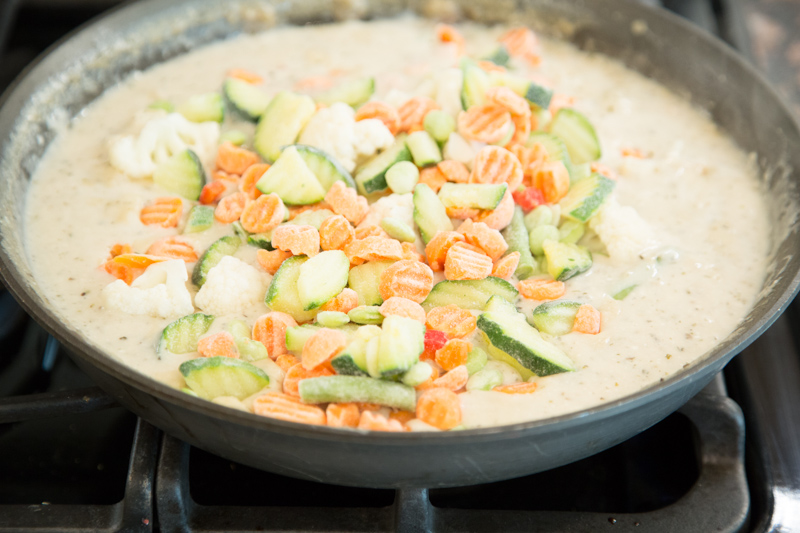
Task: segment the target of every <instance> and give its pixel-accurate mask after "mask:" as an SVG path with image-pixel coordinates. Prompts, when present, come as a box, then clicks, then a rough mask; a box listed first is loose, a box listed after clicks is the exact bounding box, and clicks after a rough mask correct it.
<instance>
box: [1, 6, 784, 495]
mask: <svg viewBox="0 0 800 533" xmlns="http://www.w3.org/2000/svg"><path fill="white" fill-rule="evenodd" d="M437 4H439V5H448V3H447V2H445V3H443V2H437ZM457 4H460V11H461V13H462V15H463V16H466V17H468V18H471V19H474V20H478V21H481V22H486V23H502V22H511V23H514V24H528V25H530V26H532V27H533V28H534V29H536V30H537V31H539V32H541V33H545V34H547V33H549V34H558V35H559V36H561V37H563V38H565V39H568V40H570V41H573V42H575V43H576V44H578V45H579V46H580V47H582V48H585V49H591V50H596V51H599V52H602V53H605V54H608V55H610V56H613V57H616V58H619V59H621V60H622V61H624V62H625V63H626V64H628V65H629V66H630V67H631V68H633V69H635V70H638V71H640V72H643V73H644V74H646V75H648V76H651V77H653V78H655V79H656V80H658V81H660V82H661V83H663V84H665V85H666V86H668V87H670V88H672V89H673V90H675V91H677V92H679V93H681V94H685V95H686V96H687V97H688V98H691V100H692V101H693V102H694V103H695V104H696V105H698V106H700V107H702V108H705V109H706V110H708V112H709V113H710V115H711V116H712V117H713V118H714V120H715V121H716V122H717V123H718V124H719V125H720V126H721V127H722V128H723V129H725V130H727V131H728V132H729V133H730V135H732V136H733V138H734V139H735V140H736V141H737V142H738V143H739V144H740V145H741V146H742V148H744V149H745V150H747V151H752V152H755V153H757V154H758V164H759V166H760V169H761V171H762V175H763V181H764V190H765V192H766V194H767V195H768V196H769V202H770V207H771V210H770V211H771V213H772V221H771V222H772V241H773V245H772V261H771V264H772V267H771V268H770V271H769V272H768V275H767V279H766V281H765V283H764V290H763V291H762V293H761V295H760V297H759V299H758V302H757V304H756V306H755V308H754V309H753V310H752V312H750V314H749V315H748V316H747V317H746V319H745V320H744V322H743V323H742V324H741V325H740V326H739V327H738V328H737V329H736V331H734V332H733V333H732V334H731V335H730V336H729V337H728V338H726V339H724V341H722V342H721V343H720V344H719V345H718V346H717V347H716V348H715V349H714V350H712V351H711V352H710V353H708V354H707V355H706V356H705V357H704V358H702V359H701V360H700V361H698V362H697V363H696V364H694V365H692V366H690V367H688V368H686V369H685V370H684V371H682V372H681V373H679V374H678V375H675V376H673V377H671V378H669V379H667V380H665V381H663V382H661V383H659V384H657V385H656V386H652V387H650V388H647V389H645V390H642V391H640V392H638V393H636V394H634V395H631V396H628V397H626V398H623V399H621V400H618V401H615V402H613V403H608V404H604V405H601V406H598V407H595V408H592V409H589V410H585V411H582V412H578V413H574V414H570V415H566V416H560V417H558V418H552V419H549V420H542V421H537V422H530V423H524V424H516V425H513V426H504V427H496V428H488V429H480V430H467V431H460V432H454V433H441V434H413V433H404V434H370V435H367V434H363V433H359V432H355V431H340V430H335V429H329V428H325V427H312V426H305V425H298V424H294V423H288V422H281V421H277V420H272V419H268V418H261V417H258V416H255V415H251V414H248V413H244V412H239V411H234V410H231V409H228V408H225V407H221V406H218V405H215V404H212V403H210V402H205V401H202V400H199V399H195V398H192V397H189V396H188V395H186V394H184V393H181V392H180V391H177V390H173V389H170V388H168V387H166V386H165V385H162V384H160V383H157V382H156V381H153V380H152V379H149V378H148V377H146V376H144V375H142V374H139V373H137V372H135V371H133V370H131V369H129V368H126V367H125V366H123V365H122V364H120V363H119V362H117V361H116V360H115V359H113V358H112V357H109V356H108V355H107V354H105V353H103V352H102V351H101V350H99V349H97V348H96V347H95V346H93V345H92V344H91V343H90V342H88V341H87V340H86V339H85V338H84V337H83V336H82V335H81V333H80V332H79V331H76V330H74V329H72V328H71V327H70V326H69V325H68V324H66V323H64V322H63V321H62V320H61V319H60V318H59V317H58V316H57V315H56V314H55V313H54V312H53V311H52V310H51V309H50V306H49V305H48V301H47V299H46V298H45V297H44V296H42V294H41V292H40V289H39V286H38V284H37V282H36V280H35V279H34V278H33V276H32V274H31V268H30V264H29V261H28V258H27V256H26V254H25V243H24V234H23V227H22V215H21V213H22V209H23V204H24V199H25V191H26V188H27V185H28V181H29V179H30V176H31V173H32V172H33V170H34V168H35V167H36V164H37V162H38V160H39V158H40V157H41V155H42V152H43V151H44V150H45V148H46V147H47V145H48V143H49V142H50V141H51V139H52V138H53V135H54V131H53V129H52V127H51V123H52V120H51V119H52V116H53V110H54V109H56V108H58V109H60V110H63V111H64V112H66V114H67V115H68V116H69V117H74V116H76V115H78V114H79V113H80V111H81V109H83V108H84V107H85V106H87V105H88V104H90V103H91V102H92V100H94V99H95V98H96V97H97V96H98V95H100V94H101V93H102V92H103V90H104V89H106V88H107V87H110V86H111V85H113V84H115V83H117V82H118V81H120V80H121V79H124V78H125V77H126V76H128V75H129V74H131V73H132V72H134V71H136V70H139V69H144V68H146V67H148V66H150V65H152V64H154V63H157V62H160V61H164V60H166V59H169V58H171V57H174V56H176V55H180V54H183V53H185V52H187V50H189V49H191V48H194V47H196V46H200V45H202V44H204V43H208V42H211V41H214V40H218V39H224V38H227V37H230V36H232V35H235V34H237V33H241V32H253V31H259V30H264V29H268V28H269V27H270V26H273V25H275V24H286V23H288V24H303V23H309V22H322V21H332V20H335V19H336V18H337V17H342V16H353V15H355V16H363V17H373V18H374V17H383V16H390V15H393V14H397V13H399V12H402V11H405V10H407V9H414V10H417V11H419V12H420V13H422V14H430V12H429V10H428V9H427V7H426V5H425V2H423V1H420V0H412V1H409V2H408V5H407V4H406V3H405V1H404V0H389V1H384V2H373V3H369V4H368V5H367V6H366V7H364V6H363V5H362V3H359V2H354V3H353V4H352V6H360V7H359V8H353V9H352V11H351V12H348V10H349V8H348V6H349V5H351V4H349V3H348V2H328V1H323V0H316V1H292V0H284V1H280V2H278V1H274V2H260V3H257V2H251V1H246V0H238V1H226V2H217V1H214V0H196V1H190V0H171V1H163V0H158V1H156V0H149V1H143V2H140V3H134V4H131V5H128V6H126V7H124V8H122V9H118V10H116V11H114V12H112V13H110V14H108V15H106V16H104V17H102V18H101V19H100V20H98V21H96V22H94V23H93V24H91V25H89V26H87V27H86V28H84V29H83V30H81V31H79V32H78V33H76V34H75V35H73V36H72V37H71V38H69V39H67V40H66V41H64V42H62V43H61V44H60V45H58V46H57V47H55V48H54V49H52V50H51V51H50V52H49V53H48V54H47V55H46V56H44V57H43V58H42V59H40V60H39V61H38V63H37V64H36V65H35V66H34V67H33V68H31V69H30V70H29V71H28V72H26V73H25V74H24V75H23V76H22V78H21V79H20V80H19V81H18V82H17V83H16V85H15V86H14V87H13V88H12V89H11V90H10V91H9V92H8V93H6V94H5V96H4V101H3V106H2V109H0V146H2V156H1V157H2V159H0V190H2V198H0V238H2V248H1V249H0V262H1V264H0V267H1V269H2V279H3V282H4V283H5V284H6V286H7V287H8V288H9V289H10V290H11V291H13V293H14V295H15V296H16V298H17V299H18V300H19V301H20V302H21V303H22V304H23V306H24V307H25V308H26V309H27V310H28V311H29V312H30V313H31V314H32V315H33V316H34V318H35V319H36V320H38V321H39V322H40V323H41V324H43V325H44V326H45V328H46V329H47V330H49V331H50V332H52V333H53V334H54V335H55V336H56V337H57V338H58V339H59V340H60V341H62V342H63V343H64V344H65V345H66V346H67V347H68V348H69V349H70V351H71V352H72V354H73V357H74V359H75V361H76V362H77V363H78V365H79V366H80V367H81V368H82V369H83V370H84V371H85V372H86V373H87V374H89V375H90V376H91V377H92V378H93V379H94V380H95V381H96V382H97V384H98V385H100V386H101V387H103V388H104V389H105V390H107V391H108V392H109V393H111V394H112V395H114V396H115V397H116V398H117V399H118V400H119V401H120V402H121V403H122V404H123V405H125V406H126V407H128V408H129V409H130V410H131V411H133V412H135V413H136V414H137V415H139V416H141V417H142V418H144V419H145V420H147V421H149V422H151V423H153V424H155V425H156V426H158V427H159V428H161V429H163V430H164V431H166V432H167V433H170V434H172V435H174V436H176V437H178V438H180V439H182V440H184V441H186V442H188V443H190V444H192V445H194V446H197V447H199V448H202V449H205V450H208V451H210V452H212V453H215V454H218V455H221V456H224V457H227V458H229V459H231V460H235V461H239V462H242V463H245V464H249V465H253V466H255V467H258V468H262V469H264V470H269V471H272V472H277V473H280V474H285V475H289V476H295V477H300V478H305V479H311V480H316V481H322V482H327V483H337V484H342V485H356V486H365V487H413V486H424V487H444V486H453V485H467V484H474V483H484V482H489V481H495V480H500V479H504V478H510V477H516V476H521V475H525V474H529V473H533V472H538V471H541V470H545V469H549V468H553V467H556V466H559V465H562V464H565V463H569V462H571V461H575V460H578V459H580V458H583V457H586V456H588V455H591V454H594V453H597V452H599V451H601V450H603V449H605V448H608V447H610V446H613V445H615V444H617V443H619V442H621V441H623V440H625V439H628V438H629V437H631V436H633V435H635V434H636V433H638V432H640V431H642V430H644V429H645V428H647V427H649V426H651V425H652V424H654V423H656V422H658V421H659V420H661V419H662V418H664V417H665V416H667V415H668V414H669V413H671V412H672V411H674V410H676V409H677V408H678V407H680V406H681V405H682V404H683V403H685V402H686V401H687V400H688V399H689V398H691V397H692V396H693V395H694V394H695V393H697V392H698V391H699V390H700V389H701V388H702V387H703V386H704V385H706V384H707V383H708V382H709V381H710V380H711V379H712V377H713V376H714V375H715V374H716V373H717V372H719V371H720V370H721V369H722V368H723V366H725V364H726V363H727V362H728V361H730V359H731V358H732V357H733V356H734V355H735V354H737V353H738V352H740V351H741V350H742V349H743V348H744V347H745V346H747V345H748V344H749V343H750V342H752V341H753V340H754V339H755V338H756V337H757V336H758V335H759V334H761V333H762V332H763V331H764V330H765V329H766V328H767V327H768V326H769V325H770V324H771V323H772V322H773V321H774V320H775V318H776V317H777V316H778V315H779V314H780V313H781V312H782V311H783V310H784V309H785V308H786V306H787V305H788V304H789V302H790V301H791V299H792V297H793V296H794V294H795V292H796V291H797V287H798V269H799V268H800V236H798V233H797V230H798V221H797V220H796V218H797V217H796V214H797V206H798V205H800V187H799V185H800V132H798V125H797V123H796V122H794V121H793V119H792V117H791V115H790V114H789V112H788V111H787V109H786V108H785V107H784V106H783V105H782V104H781V102H780V101H779V99H778V98H777V97H776V95H775V93H774V91H773V90H772V89H771V88H770V87H768V86H767V84H766V83H765V82H764V80H763V79H762V78H761V77H760V76H759V75H758V74H757V73H756V72H755V71H754V70H753V68H751V67H750V66H749V65H748V64H746V63H745V62H744V61H743V60H742V59H741V58H740V57H738V56H736V55H735V54H734V53H733V52H732V51H731V50H729V49H728V48H726V47H725V46H724V45H723V44H721V43H720V42H718V41H716V40H714V39H712V38H710V37H708V36H706V35H704V34H702V33H701V32H699V31H698V30H696V29H694V28H693V27H691V26H690V25H688V24H686V23H685V22H682V21H681V20H678V19H677V18H676V17H674V16H671V15H669V14H668V13H666V12H662V11H658V10H655V9H652V8H649V7H646V6H643V5H641V4H639V3H636V2H633V1H624V0H584V1H573V2H566V1H563V0H562V1H555V0H531V1H523V0H518V1H516V2H512V1H501V2H498V1H496V0H477V1H466V0H464V1H463V2H451V3H449V5H457ZM332 5H335V6H337V8H338V9H339V11H338V12H334V11H333V7H331V6H332ZM359 10H360V12H356V11H359ZM265 53H269V51H265Z"/></svg>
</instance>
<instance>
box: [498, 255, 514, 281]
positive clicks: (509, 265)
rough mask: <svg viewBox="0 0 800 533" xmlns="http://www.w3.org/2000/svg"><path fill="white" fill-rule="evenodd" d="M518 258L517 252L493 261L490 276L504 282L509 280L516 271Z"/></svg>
mask: <svg viewBox="0 0 800 533" xmlns="http://www.w3.org/2000/svg"><path fill="white" fill-rule="evenodd" d="M519 257H520V253H519V252H511V253H510V254H508V255H507V256H505V257H503V258H502V259H499V260H497V261H495V263H494V266H493V267H492V276H494V277H496V278H501V279H505V280H507V279H509V278H510V277H511V276H512V275H513V274H514V272H516V270H517V266H518V265H519Z"/></svg>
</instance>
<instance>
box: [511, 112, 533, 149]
mask: <svg viewBox="0 0 800 533" xmlns="http://www.w3.org/2000/svg"><path fill="white" fill-rule="evenodd" d="M511 122H513V123H514V133H512V134H511V140H510V141H508V142H507V143H506V148H508V147H509V146H514V145H516V144H520V143H524V142H526V141H527V140H528V137H529V136H530V134H531V115H530V114H528V115H511Z"/></svg>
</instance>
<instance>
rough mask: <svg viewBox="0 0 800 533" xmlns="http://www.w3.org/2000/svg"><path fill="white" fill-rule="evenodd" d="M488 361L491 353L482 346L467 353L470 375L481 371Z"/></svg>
mask: <svg viewBox="0 0 800 533" xmlns="http://www.w3.org/2000/svg"><path fill="white" fill-rule="evenodd" d="M487 361H489V355H488V354H487V353H486V352H485V351H484V350H482V349H481V348H478V347H477V346H476V347H474V348H473V349H472V350H470V352H469V353H468V354H467V372H468V373H469V375H470V376H471V375H472V374H474V373H475V372H479V371H480V370H481V369H483V367H485V366H486V362H487Z"/></svg>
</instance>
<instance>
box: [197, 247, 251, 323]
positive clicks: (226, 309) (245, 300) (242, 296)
mask: <svg viewBox="0 0 800 533" xmlns="http://www.w3.org/2000/svg"><path fill="white" fill-rule="evenodd" d="M266 288H267V287H266V279H265V277H264V275H263V274H262V273H261V272H259V271H258V270H256V269H255V268H254V267H252V266H250V265H248V264H247V263H245V262H244V261H241V260H240V259H237V258H235V257H233V256H230V255H226V256H225V257H223V258H222V261H220V262H219V263H218V264H217V266H215V267H214V268H212V269H211V270H209V271H208V276H207V277H206V282H205V283H204V284H203V286H202V287H201V288H200V290H199V291H198V293H197V295H196V296H195V297H194V303H195V304H196V305H197V307H198V308H200V309H202V310H203V311H205V312H206V313H209V314H212V315H215V316H219V315H229V314H234V313H240V312H241V310H242V309H243V308H248V307H252V306H253V305H256V304H258V303H259V302H261V300H262V299H263V298H264V292H265V291H266Z"/></svg>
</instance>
